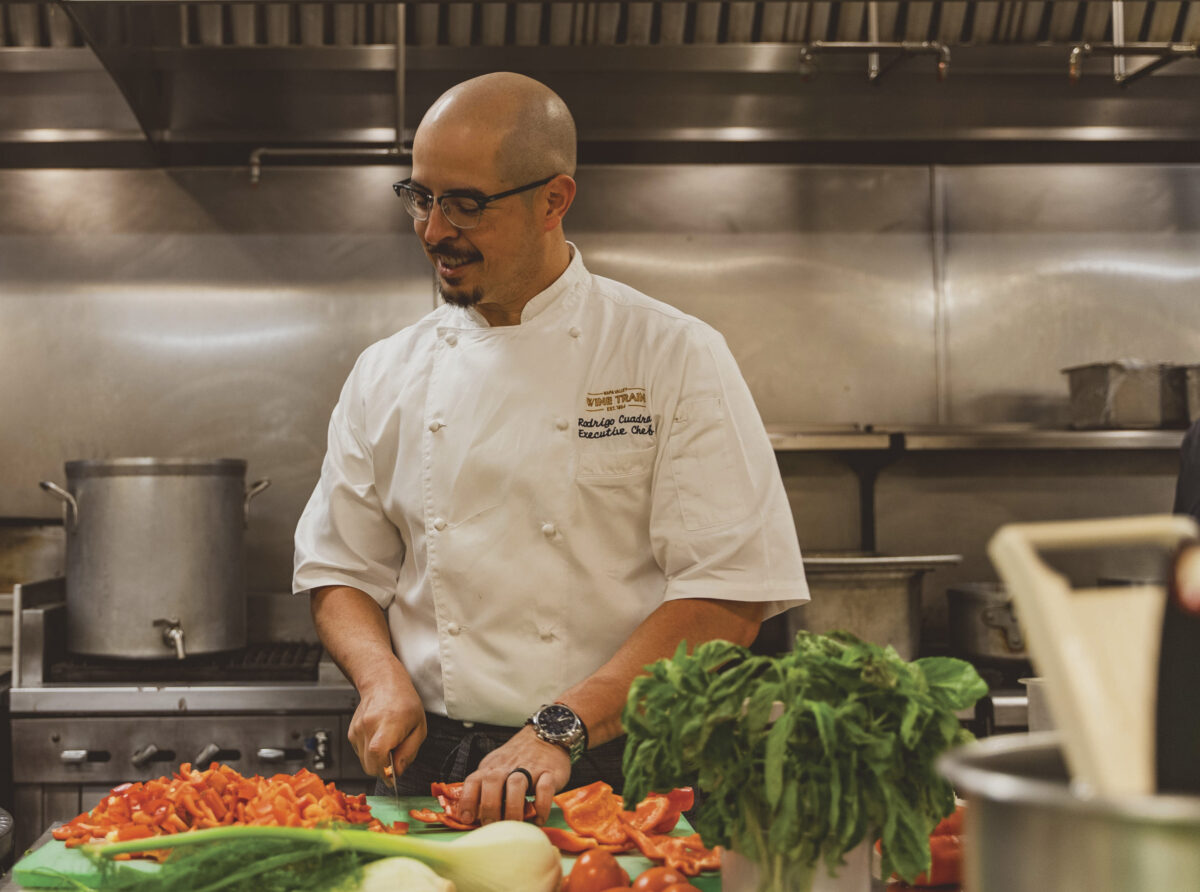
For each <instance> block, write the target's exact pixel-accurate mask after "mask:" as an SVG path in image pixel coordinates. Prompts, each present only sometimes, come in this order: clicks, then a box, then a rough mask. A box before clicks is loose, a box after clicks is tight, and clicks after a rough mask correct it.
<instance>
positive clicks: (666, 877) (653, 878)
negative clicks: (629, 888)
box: [633, 867, 688, 892]
mask: <svg viewBox="0 0 1200 892" xmlns="http://www.w3.org/2000/svg"><path fill="white" fill-rule="evenodd" d="M687 881H688V878H687V877H685V876H684V875H683V874H681V873H680V872H679V871H678V870H676V869H675V868H673V867H651V868H650V869H649V870H645V871H643V872H642V873H641V874H640V875H639V876H638V878H637V879H636V880H634V881H633V892H664V890H665V889H666V888H667V887H668V886H672V885H678V884H679V883H687Z"/></svg>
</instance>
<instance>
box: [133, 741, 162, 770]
mask: <svg viewBox="0 0 1200 892" xmlns="http://www.w3.org/2000/svg"><path fill="white" fill-rule="evenodd" d="M157 753H158V747H157V746H155V745H154V744H153V743H148V744H146V745H145V746H144V747H142V748H141V749H140V750H138V751H137V752H136V753H134V754H133V755H132V756H130V757H129V761H130V762H132V763H133V767H134V768H145V767H146V765H147V764H148V763H149V762H150V760H151V759H153V758H154V756H155V755H156V754H157Z"/></svg>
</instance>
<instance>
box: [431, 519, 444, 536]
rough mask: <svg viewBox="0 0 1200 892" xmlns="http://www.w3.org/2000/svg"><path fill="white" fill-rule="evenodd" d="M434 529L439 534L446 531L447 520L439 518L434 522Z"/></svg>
mask: <svg viewBox="0 0 1200 892" xmlns="http://www.w3.org/2000/svg"><path fill="white" fill-rule="evenodd" d="M433 528H434V529H435V530H437V531H438V532H439V533H440V532H441V531H442V530H444V529H446V519H445V518H444V517H438V518H436V519H435V520H434V521H433Z"/></svg>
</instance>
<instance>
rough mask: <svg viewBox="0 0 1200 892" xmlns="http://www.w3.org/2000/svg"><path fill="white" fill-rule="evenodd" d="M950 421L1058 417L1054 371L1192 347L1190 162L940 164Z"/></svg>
mask: <svg viewBox="0 0 1200 892" xmlns="http://www.w3.org/2000/svg"><path fill="white" fill-rule="evenodd" d="M939 174H940V175H941V176H942V177H943V179H944V182H945V191H944V194H945V201H946V207H945V218H946V229H947V231H946V236H945V240H946V258H945V270H946V272H945V281H944V295H945V301H946V308H947V316H948V330H947V348H946V353H947V355H946V364H947V369H948V382H949V417H948V418H946V419H944V420H945V421H947V422H952V423H964V424H969V423H976V422H1003V421H1029V422H1036V423H1041V424H1045V425H1050V426H1056V425H1065V424H1066V423H1067V421H1068V413H1067V386H1066V381H1065V378H1064V376H1063V375H1062V374H1061V371H1060V370H1061V369H1063V368H1065V367H1067V366H1071V365H1078V364H1082V363H1086V362H1091V361H1099V360H1110V359H1117V358H1123V357H1135V358H1136V357H1141V358H1146V359H1152V360H1167V361H1180V362H1187V361H1193V360H1194V358H1195V357H1196V356H1197V355H1200V301H1196V300H1195V299H1194V295H1195V294H1196V293H1197V290H1198V288H1200V263H1198V262H1197V260H1196V258H1197V257H1200V169H1197V168H1194V167H1157V166H1144V167H1139V166H1123V167H1112V166H1087V165H1075V166H1070V167H1044V166H1030V167H982V168H946V169H944V170H941V169H940V170H939Z"/></svg>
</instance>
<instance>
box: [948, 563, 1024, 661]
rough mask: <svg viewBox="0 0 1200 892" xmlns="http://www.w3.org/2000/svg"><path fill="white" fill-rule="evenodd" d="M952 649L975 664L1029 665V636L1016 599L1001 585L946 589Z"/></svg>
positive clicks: (958, 586) (987, 584) (963, 586)
mask: <svg viewBox="0 0 1200 892" xmlns="http://www.w3.org/2000/svg"><path fill="white" fill-rule="evenodd" d="M946 608H947V631H948V636H949V643H950V650H951V652H952V653H953V654H954V655H955V656H958V657H961V658H962V659H964V660H967V661H969V662H971V663H983V664H995V665H997V666H1005V665H1010V664H1015V663H1019V664H1021V665H1025V663H1026V661H1027V660H1028V659H1029V655H1028V653H1027V652H1026V650H1025V636H1024V633H1022V631H1021V624H1020V623H1019V622H1018V621H1017V615H1016V611H1015V610H1014V609H1013V603H1012V597H1011V596H1010V595H1009V594H1008V592H1007V591H1006V590H1005V588H1004V586H1003V585H1001V584H1000V583H997V582H966V583H960V584H959V585H955V586H951V587H950V588H948V589H946Z"/></svg>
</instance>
